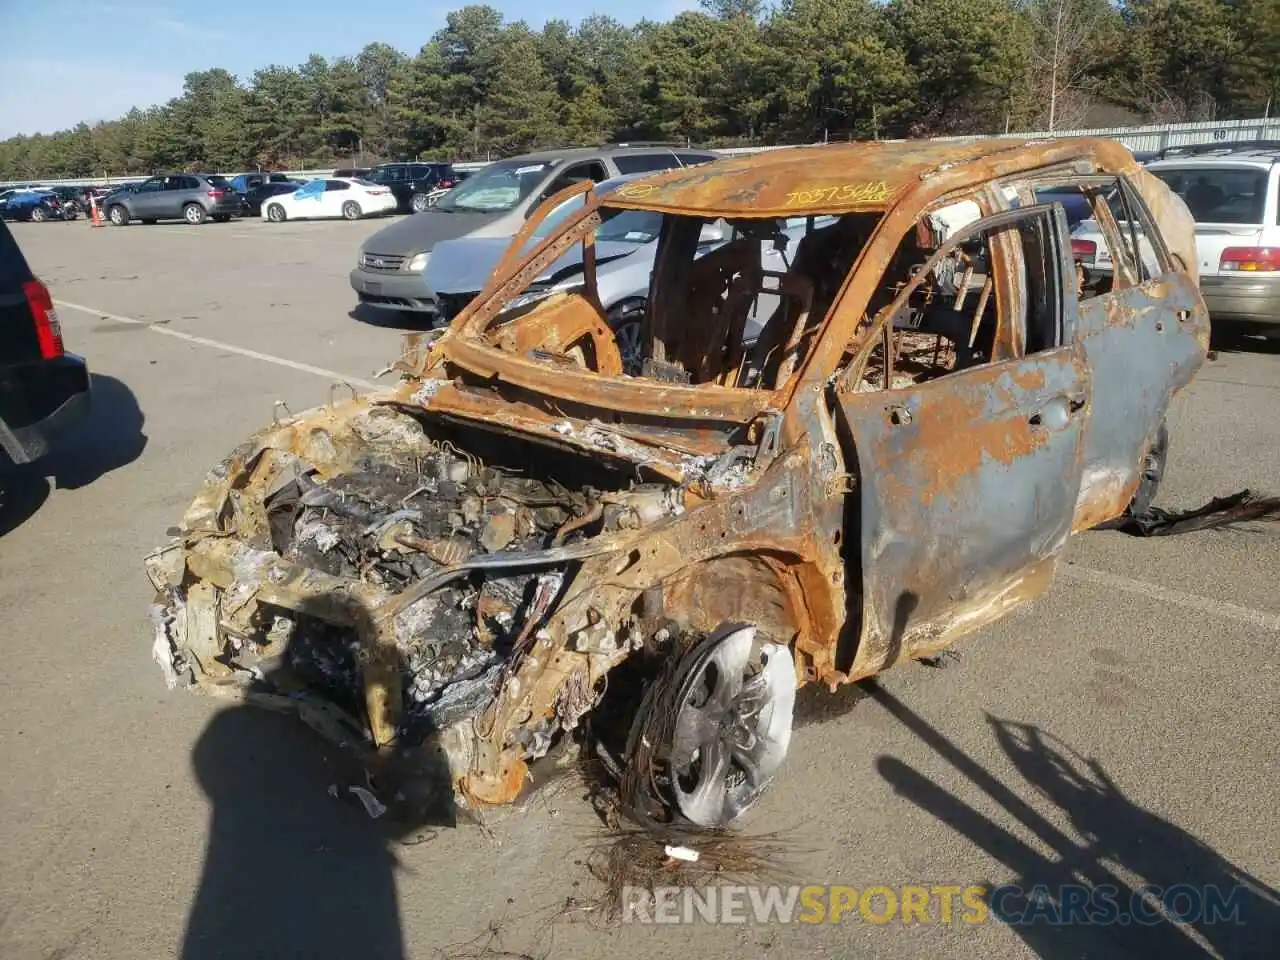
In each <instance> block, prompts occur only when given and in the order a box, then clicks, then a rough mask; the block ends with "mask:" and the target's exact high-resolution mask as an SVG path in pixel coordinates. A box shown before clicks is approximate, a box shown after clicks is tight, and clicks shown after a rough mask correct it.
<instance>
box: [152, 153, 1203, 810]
mask: <svg viewBox="0 0 1280 960" xmlns="http://www.w3.org/2000/svg"><path fill="white" fill-rule="evenodd" d="M1139 173H1140V172H1139V170H1138V167H1137V165H1136V164H1135V163H1134V161H1133V158H1132V156H1131V155H1130V154H1129V153H1128V152H1127V151H1126V150H1125V149H1124V148H1123V147H1121V146H1120V145H1118V144H1115V143H1111V142H1107V141H1098V140H1083V139H1082V140H1061V141H1055V142H1019V141H1010V140H1000V141H985V142H978V143H964V144H954V143H931V142H930V143H899V144H855V145H848V146H839V147H836V146H832V147H822V148H803V149H795V150H786V151H776V152H771V153H766V154H763V155H758V156H753V157H744V158H735V159H732V160H725V161H720V162H717V163H715V164H711V165H707V166H704V167H699V168H697V169H685V170H676V171H672V172H668V173H664V174H659V175H656V176H653V177H649V178H646V179H643V180H638V181H634V182H631V183H628V184H626V185H625V186H624V187H623V188H622V189H621V190H619V191H617V192H615V193H613V194H610V195H609V196H608V197H605V198H600V197H597V196H595V195H594V194H593V193H591V192H590V185H589V184H584V185H580V186H576V187H571V188H569V190H566V191H564V192H563V193H561V194H559V195H558V196H557V197H553V198H551V199H549V200H548V201H547V203H546V204H545V205H544V206H543V207H542V208H541V209H540V211H539V213H538V214H535V216H534V217H533V218H532V219H531V220H530V221H529V222H528V224H527V225H526V227H525V229H524V231H522V233H521V234H520V235H518V236H517V237H515V238H514V240H513V242H512V245H511V248H510V251H509V253H508V255H507V257H506V259H505V260H504V261H503V262H502V263H500V264H499V265H498V266H497V267H496V268H495V270H494V272H493V274H492V275H491V277H490V280H489V283H488V285H487V286H486V288H485V290H484V291H483V292H482V293H481V294H480V295H479V296H478V297H476V299H475V300H474V301H473V302H472V303H471V304H470V305H469V306H468V307H467V308H466V309H465V310H464V311H463V312H462V313H461V314H459V315H458V316H457V317H456V318H455V319H454V321H453V322H452V324H451V325H450V327H449V328H448V330H447V331H444V332H443V333H442V335H440V336H439V337H438V338H434V339H433V338H432V336H431V335H414V336H410V337H409V338H407V340H406V347H405V352H404V355H403V357H402V358H401V359H400V361H399V362H398V363H397V364H396V366H395V369H396V370H397V371H398V372H399V374H400V376H401V379H400V382H399V383H398V384H397V385H396V386H394V387H391V388H389V389H388V390H386V391H385V392H382V393H378V394H374V395H370V396H365V397H357V398H354V399H351V400H346V401H344V402H340V403H339V402H331V403H330V404H329V405H327V406H326V407H323V408H320V409H317V410H314V411H311V412H308V413H304V414H302V415H299V416H296V417H291V418H289V419H287V420H285V421H283V422H280V423H277V424H275V425H273V426H272V427H270V428H268V429H266V430H264V431H262V432H261V433H260V434H258V435H257V436H255V437H254V438H252V439H251V440H250V441H248V442H247V443H246V444H244V445H243V446H242V447H240V448H239V449H237V450H236V451H235V452H233V453H232V455H231V456H230V457H229V458H228V459H227V460H226V461H224V462H223V463H222V464H220V465H219V466H218V467H217V468H216V469H215V470H214V472H213V473H212V474H211V475H210V477H209V478H208V482H207V484H206V486H205V487H204V489H203V490H202V491H201V493H200V494H199V495H198V497H197V499H196V500H195V502H194V503H193V505H192V506H191V508H190V509H189V510H188V511H187V513H186V515H185V517H184V519H183V523H182V527H181V529H180V530H179V531H177V536H175V538H174V539H173V541H172V542H171V543H170V544H169V545H168V546H167V547H164V548H162V549H160V550H158V551H157V552H156V553H155V554H153V555H152V556H151V557H150V558H148V570H149V575H150V577H151V580H152V582H153V583H154V584H155V586H156V587H157V590H158V597H157V602H156V605H155V606H154V607H153V615H154V618H155V623H156V640H155V654H156V658H157V659H158V660H159V661H160V663H161V665H162V667H163V668H164V670H165V672H166V674H167V675H168V676H169V678H170V681H171V682H173V683H182V684H185V685H192V686H195V687H197V688H199V689H204V690H208V691H213V692H227V693H231V694H233V695H235V696H242V697H247V698H249V699H258V700H260V701H262V702H266V703H268V704H269V705H273V706H284V707H288V708H290V709H296V710H298V711H299V712H300V714H301V715H302V716H303V718H304V719H306V720H307V721H308V722H310V723H312V724H313V725H314V726H316V727H317V728H318V729H321V730H323V731H325V732H326V733H328V734H329V735H331V736H333V737H334V738H335V739H338V740H341V741H343V742H345V743H346V744H347V745H348V746H349V747H350V748H351V749H353V750H355V751H357V752H359V753H361V755H362V756H364V757H365V758H366V759H367V760H368V761H369V762H370V763H389V762H391V760H390V758H394V757H405V756H407V755H410V754H413V753H414V752H415V751H423V750H430V751H434V752H435V755H436V756H442V757H444V758H445V760H446V761H447V767H448V771H449V780H450V789H451V790H452V791H454V793H455V794H456V796H457V797H458V798H459V799H460V800H461V801H462V802H464V803H467V804H486V803H502V802H507V801H510V800H511V799H513V798H514V797H515V796H516V795H517V793H518V792H519V791H520V789H521V787H522V785H523V784H524V782H525V780H526V777H527V772H528V763H529V762H530V761H531V760H532V759H534V758H536V757H539V756H541V755H543V754H545V753H546V752H547V750H548V749H549V748H550V746H551V745H552V743H554V742H556V741H557V740H558V739H559V738H561V737H563V736H564V735H565V734H566V733H567V732H568V731H573V730H576V729H580V728H581V727H582V724H583V722H584V719H585V718H589V717H592V716H594V715H595V714H596V713H598V712H602V711H607V709H608V708H610V707H611V706H612V707H613V708H614V713H615V714H617V713H619V712H620V713H621V715H622V718H623V723H624V725H625V727H626V735H625V737H623V738H622V739H621V740H620V741H617V742H616V743H615V744H614V745H613V747H612V751H613V752H612V753H611V754H610V756H611V758H612V760H613V765H614V767H615V768H616V769H617V772H618V774H619V776H620V777H621V779H622V781H623V783H624V787H625V790H624V793H625V795H626V796H627V798H628V801H629V803H630V804H631V806H632V807H633V809H635V810H636V811H638V812H639V813H641V814H642V815H645V816H654V817H663V816H667V817H676V818H682V819H684V820H687V821H691V822H693V823H695V824H700V825H707V826H712V825H717V824H721V823H724V822H727V821H729V820H732V819H733V818H734V817H735V816H736V815H737V814H738V813H740V812H741V810H742V809H744V808H745V807H746V806H748V805H749V804H750V802H751V801H752V800H753V799H754V798H755V796H757V795H758V794H759V791H760V790H761V789H762V788H763V787H764V785H765V784H766V783H767V782H768V781H769V779H770V778H771V777H772V776H773V774H774V773H775V772H776V770H777V769H778V766H779V764H780V763H781V762H782V758H783V757H784V756H785V754H786V749H787V743H788V740H789V737H790V732H791V726H790V724H791V705H792V701H793V698H794V692H795V689H796V687H797V686H799V685H802V684H805V683H811V682H812V683H819V684H822V685H824V686H826V687H829V688H831V689H833V690H834V689H835V688H836V687H837V686H838V685H840V684H843V683H848V682H851V681H854V680H857V679H860V678H864V677H868V676H871V675H873V674H875V673H877V672H879V671H881V670H884V669H886V668H887V667H890V666H892V665H893V664H895V663H897V662H899V661H901V660H903V659H906V658H920V657H924V656H929V655H933V654H936V653H937V652H938V651H940V650H942V649H944V648H946V647H948V646H950V645H951V644H953V643H954V642H955V641H956V639H957V638H959V637H960V636H962V635H964V634H966V633H968V632H970V631H972V630H974V629H976V628H978V627H980V626H982V625H984V624H986V623H989V622H991V621H993V620H995V619H997V618H998V617H1000V616H1002V615H1003V614H1004V613H1006V612H1007V611H1009V610H1010V609H1012V608H1013V607H1015V606H1016V605H1018V604H1019V603H1022V602H1024V601H1027V600H1029V599H1031V598H1033V597H1035V596H1036V595H1038V594H1039V593H1041V592H1042V591H1043V590H1044V589H1046V587H1047V586H1048V585H1049V583H1050V581H1051V578H1052V574H1053V568H1054V564H1055V561H1056V558H1057V556H1058V555H1059V553H1060V552H1061V550H1062V548H1063V545H1064V544H1065V542H1066V540H1067V538H1068V537H1069V536H1070V534H1071V533H1073V532H1075V531H1081V530H1086V529H1090V528H1092V527H1095V526H1097V525H1098V524H1099V523H1102V522H1104V521H1107V520H1109V519H1112V518H1115V517H1117V516H1119V515H1121V514H1123V513H1124V512H1125V511H1126V509H1128V508H1129V506H1130V504H1131V502H1133V501H1134V500H1135V498H1141V497H1145V496H1149V495H1150V493H1151V492H1152V491H1151V490H1150V489H1149V488H1150V485H1151V483H1150V482H1151V479H1152V478H1151V476H1150V473H1151V471H1150V469H1149V467H1150V463H1151V459H1152V457H1153V455H1154V454H1155V453H1156V452H1157V448H1158V447H1160V446H1161V443H1162V441H1161V437H1162V435H1163V419H1164V414H1165V410H1166V408H1167V406H1168V403H1169V401H1170V398H1171V397H1172V396H1173V394H1174V393H1175V392H1176V391H1177V390H1179V389H1180V388H1181V387H1183V386H1185V385H1186V384H1187V383H1188V382H1189V381H1190V380H1191V378H1192V377H1193V375H1194V373H1195V371H1196V370H1197V369H1198V367H1199V365H1200V364H1201V362H1202V360H1203V358H1204V356H1205V352H1206V349H1207V346H1208V329H1209V328H1208V318H1207V314H1206V312H1205V309H1204V305H1203V302H1202V301H1201V299H1200V296H1199V293H1198V291H1197V288H1196V284H1195V282H1194V279H1193V278H1192V277H1191V276H1190V275H1189V274H1188V273H1187V269H1186V267H1185V266H1184V265H1183V264H1181V263H1180V262H1179V260H1178V258H1177V256H1176V252H1177V251H1178V250H1179V249H1183V248H1184V247H1185V242H1186V238H1185V237H1183V236H1181V235H1180V234H1178V233H1177V232H1178V231H1180V230H1182V229H1183V220H1182V219H1181V218H1182V216H1183V213H1184V211H1182V210H1181V209H1180V204H1179V201H1178V200H1177V198H1176V197H1174V196H1173V195H1172V194H1170V193H1169V192H1168V191H1167V189H1166V188H1163V186H1162V185H1160V184H1159V183H1158V181H1157V182H1155V183H1153V182H1151V178H1142V177H1140V175H1139ZM1045 187H1053V188H1055V189H1062V188H1065V189H1078V190H1079V191H1080V192H1081V193H1082V195H1083V196H1085V197H1086V198H1087V200H1088V201H1089V202H1090V203H1091V205H1092V206H1093V209H1094V210H1095V211H1096V213H1097V215H1098V217H1099V223H1100V224H1101V225H1102V227H1103V228H1104V229H1106V230H1108V231H1109V232H1110V233H1111V234H1112V236H1111V238H1110V240H1111V242H1112V249H1114V250H1116V251H1118V253H1119V256H1118V269H1117V271H1116V280H1115V282H1114V285H1113V287H1112V288H1111V289H1109V290H1107V291H1104V292H1101V293H1099V292H1097V291H1085V290H1084V289H1083V288H1082V286H1081V285H1080V284H1079V283H1078V277H1077V267H1076V265H1075V264H1074V263H1073V261H1072V257H1071V246H1070V240H1069V237H1068V232H1067V226H1066V220H1065V216H1064V214H1063V211H1062V207H1061V206H1060V205H1058V204H1042V203H1037V201H1036V190H1037V188H1045ZM1117 190H1118V191H1120V192H1121V193H1122V195H1123V197H1124V202H1125V203H1126V204H1127V205H1128V209H1129V212H1130V216H1129V218H1128V226H1127V227H1126V229H1128V230H1130V231H1131V233H1130V235H1128V236H1126V235H1125V234H1123V233H1122V232H1121V228H1120V227H1119V226H1118V225H1117V221H1116V219H1115V218H1114V217H1113V216H1112V215H1111V211H1110V208H1109V207H1108V204H1107V202H1106V200H1105V197H1106V196H1108V195H1110V194H1113V193H1114V192H1115V191H1117ZM576 191H581V192H586V194H587V202H586V203H585V204H584V205H583V207H582V208H581V209H580V210H578V211H577V212H575V213H574V214H573V215H571V216H569V217H567V218H566V219H565V220H564V222H563V223H562V224H561V225H560V227H559V228H558V229H557V230H556V231H554V232H552V233H551V234H550V235H549V236H547V237H546V238H545V239H543V240H542V241H541V242H540V243H538V244H536V245H534V246H533V247H532V248H531V249H527V250H526V249H525V244H526V241H527V239H528V237H529V235H530V234H531V233H532V232H533V231H534V230H536V228H537V225H538V223H539V221H540V219H541V217H542V216H545V214H546V213H547V212H548V211H550V210H551V209H554V208H555V207H556V206H557V205H559V204H560V203H561V202H563V200H564V199H565V198H566V197H568V196H570V195H572V193H574V192H576ZM620 210H649V211H656V212H659V213H662V214H663V215H664V222H663V228H662V235H661V237H660V239H659V241H658V244H659V246H658V251H657V255H656V260H655V266H654V275H653V283H652V286H651V296H650V298H649V301H648V304H647V308H646V314H645V319H644V337H643V341H644V343H643V347H644V351H645V353H644V365H643V370H642V371H641V373H640V374H639V375H638V376H628V375H624V374H623V372H622V364H621V360H620V356H619V352H618V347H617V344H616V343H615V342H614V340H613V338H612V332H611V330H610V328H609V326H608V323H607V321H606V317H605V315H604V312H603V310H602V308H601V306H600V304H599V301H598V298H597V297H596V294H595V254H594V250H593V248H592V237H593V236H594V232H595V230H596V228H597V227H598V226H599V225H600V224H601V222H603V220H604V219H606V218H608V217H609V216H612V215H614V214H616V212H617V211H620ZM797 217H807V218H809V225H810V230H809V231H808V232H807V233H806V234H805V236H804V238H803V239H801V240H800V242H799V244H798V245H796V246H795V247H794V255H793V256H790V257H789V259H788V260H786V261H785V262H782V263H780V264H779V263H774V262H769V261H767V260H766V259H765V258H764V257H763V256H762V249H764V250H767V249H768V244H767V242H766V243H763V244H762V240H765V241H767V240H768V238H770V237H778V236H780V231H781V225H782V224H783V223H785V222H786V221H788V220H791V221H794V219H795V218H797ZM720 218H723V219H724V220H725V221H727V222H728V224H730V225H731V226H732V228H733V230H734V235H733V239H732V240H731V241H730V242H728V243H726V244H723V245H722V246H721V247H719V248H717V249H716V250H715V251H714V252H712V253H709V254H706V255H704V256H698V255H697V252H698V237H699V233H700V230H701V228H702V227H703V226H704V225H705V224H706V223H708V222H712V221H715V220H718V219H720ZM1139 229H1140V230H1141V231H1142V232H1143V236H1144V242H1143V243H1141V244H1139V243H1138V242H1137V239H1136V237H1134V236H1133V235H1132V231H1136V230H1139ZM1169 231H1172V233H1171V234H1170V235H1169V236H1168V237H1167V239H1166V233H1167V232H1169ZM575 244H581V245H582V262H583V269H584V283H583V285H582V286H581V287H580V288H578V289H575V290H569V291H563V292H559V293H556V294H554V295H551V296H540V297H538V298H533V299H532V300H531V299H530V298H528V297H523V294H524V292H525V290H526V289H527V287H528V286H529V284H530V282H532V281H533V280H535V279H536V278H537V277H538V276H539V275H541V273H542V272H543V271H544V270H545V269H546V267H547V265H548V264H550V263H552V262H554V261H555V260H556V259H557V258H558V257H560V256H561V255H562V254H563V253H564V252H565V251H566V250H568V249H570V248H571V247H572V246H573V245H575ZM1171 251H1172V252H1171ZM763 295H768V296H771V297H773V298H775V301H776V307H775V309H774V310H773V312H772V314H771V315H770V316H769V318H768V320H767V321H766V323H765V325H764V328H763V330H762V332H761V335H760V336H759V337H758V338H757V339H756V340H755V341H754V342H752V343H749V344H748V343H746V342H744V337H743V329H744V324H745V318H746V317H747V315H748V314H749V313H750V311H751V309H752V305H753V304H754V303H755V302H756V301H757V298H759V297H761V296H763Z"/></svg>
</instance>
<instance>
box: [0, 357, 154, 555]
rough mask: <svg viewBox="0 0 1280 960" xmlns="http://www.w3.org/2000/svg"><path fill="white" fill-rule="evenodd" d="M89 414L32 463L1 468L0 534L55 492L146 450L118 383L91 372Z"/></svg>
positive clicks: (137, 410) (137, 414)
mask: <svg viewBox="0 0 1280 960" xmlns="http://www.w3.org/2000/svg"><path fill="white" fill-rule="evenodd" d="M90 378H91V387H92V404H91V406H90V409H89V414H88V416H86V417H85V418H84V419H83V420H81V421H80V422H79V423H77V424H76V425H75V426H73V427H72V428H71V429H69V430H68V431H67V432H66V433H65V434H63V435H62V436H60V437H59V438H58V439H57V441H56V443H55V445H54V447H53V449H52V450H51V451H50V452H49V453H48V454H46V455H45V456H43V457H41V458H40V459H39V460H37V461H36V462H35V463H26V464H21V465H19V466H9V467H6V468H4V469H0V536H3V535H4V534H6V533H9V532H10V531H12V530H15V529H17V528H18V527H20V526H21V525H22V524H23V523H25V522H26V521H27V520H29V519H30V518H31V517H32V516H34V515H35V513H36V511H37V510H39V509H40V507H41V505H42V504H43V503H44V501H45V500H46V499H48V497H49V492H50V483H51V482H52V485H53V488H54V489H58V490H78V489H80V488H81V487H85V486H88V485H89V484H91V483H93V482H94V481H95V480H97V479H98V478H99V477H101V476H103V475H104V474H107V473H110V472H111V471H112V470H118V469H119V468H120V467H123V466H126V465H127V464H130V463H132V462H133V461H134V460H136V459H138V457H139V456H140V455H141V454H142V451H143V450H144V449H145V448H146V445H147V437H146V434H145V433H143V432H142V428H143V425H144V423H145V422H146V418H145V417H144V416H143V413H142V409H141V407H139V406H138V399H137V397H135V396H134V394H133V391H132V390H130V389H129V387H128V386H127V385H126V384H125V383H124V382H122V381H120V380H117V379H116V378H115V377H112V376H108V375H106V374H103V373H91V374H90Z"/></svg>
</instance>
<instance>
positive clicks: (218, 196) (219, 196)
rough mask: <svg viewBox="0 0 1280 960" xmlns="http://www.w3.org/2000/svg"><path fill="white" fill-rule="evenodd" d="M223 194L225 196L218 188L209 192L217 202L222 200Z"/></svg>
mask: <svg viewBox="0 0 1280 960" xmlns="http://www.w3.org/2000/svg"><path fill="white" fill-rule="evenodd" d="M222 194H223V191H222V190H219V189H217V188H214V189H213V190H210V191H209V196H211V197H213V199H215V200H221V199H222Z"/></svg>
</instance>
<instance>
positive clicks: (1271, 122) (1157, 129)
mask: <svg viewBox="0 0 1280 960" xmlns="http://www.w3.org/2000/svg"><path fill="white" fill-rule="evenodd" d="M990 136H993V134H977V135H972V136H959V137H933V138H932V139H934V140H951V141H961V140H980V139H982V138H983V137H990ZM994 136H996V137H997V138H998V139H1027V138H1030V139H1035V140H1048V139H1060V138H1064V137H1105V138H1107V139H1110V140H1119V141H1120V142H1121V143H1123V144H1124V145H1125V146H1126V147H1128V148H1129V149H1130V150H1132V151H1134V152H1135V153H1143V152H1155V151H1157V150H1163V149H1165V148H1166V147H1183V146H1192V145H1195V144H1200V143H1215V142H1216V143H1224V144H1226V143H1235V142H1240V141H1246V142H1247V141H1251V140H1280V117H1263V118H1260V119H1255V120H1220V121H1202V122H1197V123H1166V124H1147V125H1145V126H1136V127H1090V128H1088V129H1084V130H1054V131H1048V130H1032V131H1027V132H1022V133H1002V134H995V135H994ZM794 146H797V144H780V145H777V146H768V147H764V146H760V147H722V148H713V149H715V152H716V153H718V154H720V155H722V156H726V157H736V156H747V155H749V154H753V153H763V152H765V151H767V150H786V149H789V148H791V147H794ZM490 162H491V161H485V160H478V161H467V162H463V163H455V164H454V165H453V166H454V168H455V169H457V170H464V171H468V172H475V171H476V170H481V169H483V168H484V167H487V166H488V165H489V163H490ZM334 169H336V168H334V167H330V168H328V169H325V170H283V171H272V172H273V173H276V172H279V173H284V174H285V176H288V177H297V178H299V179H303V180H305V179H308V178H314V177H327V176H331V175H332V174H333V171H334ZM254 172H258V171H253V170H243V171H239V173H254ZM239 173H234V174H231V173H228V174H224V176H227V177H233V176H238V175H239ZM146 179H147V177H146V176H124V177H81V178H73V179H67V180H12V181H7V182H0V189H8V188H10V187H19V186H27V185H36V186H42V187H56V186H75V187H79V186H87V185H90V184H126V183H140V182H141V181H143V180H146Z"/></svg>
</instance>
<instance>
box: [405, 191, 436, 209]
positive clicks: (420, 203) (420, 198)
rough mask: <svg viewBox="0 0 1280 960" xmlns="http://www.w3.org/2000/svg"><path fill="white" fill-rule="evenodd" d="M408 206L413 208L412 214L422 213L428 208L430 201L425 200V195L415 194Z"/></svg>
mask: <svg viewBox="0 0 1280 960" xmlns="http://www.w3.org/2000/svg"><path fill="white" fill-rule="evenodd" d="M410 206H412V207H413V212H414V213H422V211H424V210H427V209H429V208H430V206H431V201H430V200H428V199H427V195H426V194H425V193H415V194H414V195H413V201H412V203H411V204H410Z"/></svg>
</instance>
